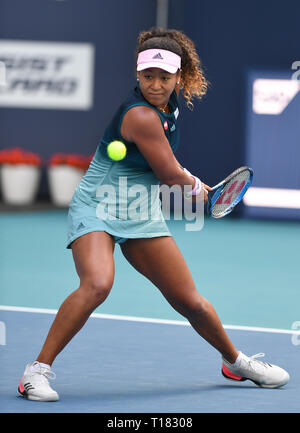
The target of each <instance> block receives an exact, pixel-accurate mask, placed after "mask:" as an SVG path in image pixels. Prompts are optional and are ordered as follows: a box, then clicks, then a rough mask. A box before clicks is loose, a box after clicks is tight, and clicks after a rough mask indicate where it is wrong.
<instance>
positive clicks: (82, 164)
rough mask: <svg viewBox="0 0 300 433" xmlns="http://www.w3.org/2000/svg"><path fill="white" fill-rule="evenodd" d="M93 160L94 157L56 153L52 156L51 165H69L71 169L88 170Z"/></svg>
mask: <svg viewBox="0 0 300 433" xmlns="http://www.w3.org/2000/svg"><path fill="white" fill-rule="evenodd" d="M92 158H93V155H89V156H85V155H79V154H76V153H73V154H72V153H71V154H65V153H56V154H54V155H52V156H51V158H50V160H49V165H50V166H53V165H69V166H71V167H76V168H79V169H81V170H87V169H88V167H89V165H90V162H91V160H92Z"/></svg>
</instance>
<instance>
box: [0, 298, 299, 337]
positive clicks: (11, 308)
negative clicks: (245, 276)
mask: <svg viewBox="0 0 300 433" xmlns="http://www.w3.org/2000/svg"><path fill="white" fill-rule="evenodd" d="M0 310H3V311H19V312H23V313H41V314H56V313H57V311H58V310H55V309H49V308H33V307H16V306H12V305H0ZM90 317H94V318H98V319H110V320H125V321H128V322H144V323H158V324H165V325H179V326H191V325H190V323H189V322H187V321H184V320H168V319H154V318H148V317H135V316H120V315H115V314H101V313H92V314H91V316H90ZM223 327H224V328H225V329H229V330H237V331H252V332H270V333H276V334H293V335H300V331H297V330H292V329H277V328H262V327H257V326H242V325H224V324H223Z"/></svg>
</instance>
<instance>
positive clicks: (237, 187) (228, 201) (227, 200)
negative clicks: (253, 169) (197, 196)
mask: <svg viewBox="0 0 300 433" xmlns="http://www.w3.org/2000/svg"><path fill="white" fill-rule="evenodd" d="M249 178H250V172H249V171H248V170H244V171H242V172H240V173H238V174H237V175H235V176H233V178H232V179H231V180H230V181H229V182H228V183H227V184H226V185H225V187H224V189H223V190H222V192H221V194H220V195H219V197H218V199H217V200H216V202H215V203H214V205H213V207H212V210H211V212H212V216H213V217H215V218H218V217H221V216H222V215H224V214H225V213H226V212H227V211H228V209H230V208H231V207H232V206H233V205H234V203H235V201H236V199H237V198H238V197H239V196H240V194H241V193H242V191H243V189H244V187H245V185H247V183H248V181H249Z"/></svg>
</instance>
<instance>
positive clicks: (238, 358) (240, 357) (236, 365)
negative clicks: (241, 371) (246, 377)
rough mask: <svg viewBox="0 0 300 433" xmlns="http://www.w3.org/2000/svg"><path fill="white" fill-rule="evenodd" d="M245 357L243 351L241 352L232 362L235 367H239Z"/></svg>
mask: <svg viewBox="0 0 300 433" xmlns="http://www.w3.org/2000/svg"><path fill="white" fill-rule="evenodd" d="M242 358H243V354H242V352H239V354H238V357H237V358H236V360H235V362H234V363H233V364H231V365H232V366H233V367H239V366H240V364H241V359H242Z"/></svg>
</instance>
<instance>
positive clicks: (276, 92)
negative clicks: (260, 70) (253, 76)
mask: <svg viewBox="0 0 300 433" xmlns="http://www.w3.org/2000/svg"><path fill="white" fill-rule="evenodd" d="M299 90H300V81H296V80H282V79H263V78H259V79H257V80H255V81H254V83H253V107H252V108H253V111H254V113H257V114H280V113H282V112H283V110H284V109H285V108H286V107H287V106H288V104H289V103H290V102H291V101H292V100H293V98H294V97H295V96H296V95H297V93H298V92H299Z"/></svg>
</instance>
